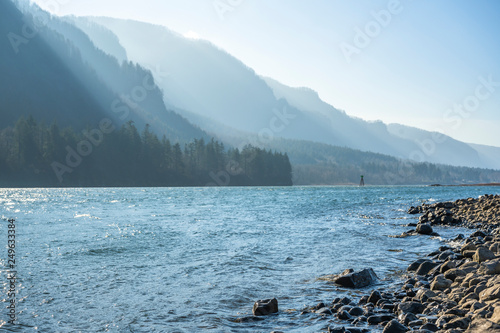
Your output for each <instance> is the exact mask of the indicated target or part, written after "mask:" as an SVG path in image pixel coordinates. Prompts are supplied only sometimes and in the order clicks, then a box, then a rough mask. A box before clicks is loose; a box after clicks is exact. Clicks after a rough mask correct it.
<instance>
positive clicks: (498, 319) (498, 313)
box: [490, 306, 500, 324]
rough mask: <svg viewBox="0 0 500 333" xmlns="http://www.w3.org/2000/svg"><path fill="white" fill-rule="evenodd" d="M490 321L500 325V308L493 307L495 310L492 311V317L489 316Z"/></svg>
mask: <svg viewBox="0 0 500 333" xmlns="http://www.w3.org/2000/svg"><path fill="white" fill-rule="evenodd" d="M490 320H491V321H492V322H494V323H495V324H500V306H497V307H495V310H494V311H493V315H492V316H491V318H490Z"/></svg>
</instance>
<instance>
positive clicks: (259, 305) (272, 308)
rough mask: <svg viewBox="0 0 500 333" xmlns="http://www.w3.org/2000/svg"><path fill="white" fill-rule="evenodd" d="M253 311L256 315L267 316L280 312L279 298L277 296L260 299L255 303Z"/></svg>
mask: <svg viewBox="0 0 500 333" xmlns="http://www.w3.org/2000/svg"><path fill="white" fill-rule="evenodd" d="M252 312H253V314H254V316H267V315H269V314H272V313H276V312H278V300H277V299H276V298H272V299H264V300H258V301H257V302H255V303H254V305H253V309H252Z"/></svg>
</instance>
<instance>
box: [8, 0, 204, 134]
mask: <svg viewBox="0 0 500 333" xmlns="http://www.w3.org/2000/svg"><path fill="white" fill-rule="evenodd" d="M1 6H2V7H0V33H1V34H2V35H8V34H11V35H12V34H13V33H15V34H17V35H20V36H21V38H23V37H22V29H23V26H24V24H25V23H24V22H28V23H29V24H31V25H32V26H33V27H36V29H37V30H36V31H37V33H36V35H35V36H34V37H32V38H30V39H28V40H27V43H21V44H20V45H19V47H18V49H19V50H18V52H16V50H15V49H14V48H13V47H12V46H11V45H10V41H9V40H8V39H2V40H1V42H0V43H2V44H1V47H0V55H1V59H2V62H1V63H0V69H1V70H2V77H1V78H0V86H1V87H2V88H4V89H1V91H0V100H1V101H2V103H1V105H0V107H1V108H2V110H1V112H0V121H2V123H3V124H5V125H9V124H10V125H13V122H14V121H16V120H17V119H18V118H19V116H20V115H28V114H31V115H33V116H34V117H35V118H36V119H40V120H45V121H46V122H52V121H53V120H57V122H58V123H59V125H63V126H72V127H74V128H77V129H78V128H83V127H86V126H94V125H95V124H97V123H98V122H99V121H100V120H101V119H103V118H104V117H107V118H111V119H112V120H113V121H114V122H115V124H116V126H118V127H119V126H121V124H124V123H125V122H127V121H133V122H134V123H135V124H136V126H137V127H138V128H139V129H142V128H143V127H144V126H145V125H146V124H147V123H148V124H150V125H151V129H152V130H154V131H155V132H156V133H157V134H159V135H160V136H161V135H167V137H168V138H170V139H171V140H174V141H177V140H180V141H182V142H187V141H190V140H192V139H193V138H208V136H207V135H206V133H204V132H203V131H201V130H200V129H199V128H197V127H195V126H193V125H192V124H190V123H189V122H188V121H187V120H186V119H184V118H182V117H181V116H180V115H178V114H176V113H174V112H172V111H169V110H167V109H166V107H165V104H164V102H163V95H162V93H161V91H160V89H159V88H158V87H157V86H156V84H155V82H154V78H153V77H152V75H151V73H150V72H149V71H147V70H145V69H144V68H142V67H140V66H137V65H135V64H132V63H122V64H121V65H120V64H119V63H118V61H117V59H115V58H114V57H112V56H110V55H108V54H106V53H104V52H103V51H101V50H99V49H97V48H96V47H95V45H94V44H93V43H92V41H91V40H90V39H89V37H88V36H87V35H86V34H85V33H83V32H82V31H81V30H79V29H78V28H76V27H75V26H74V25H72V24H68V23H67V22H64V21H63V20H61V19H59V18H57V17H50V18H49V16H48V15H47V14H46V13H45V12H43V11H42V10H41V9H40V8H38V7H37V6H36V5H32V6H27V5H26V4H24V5H23V12H21V11H20V10H19V9H18V8H16V6H15V5H14V4H13V3H12V2H10V1H3V2H2V3H1ZM44 15H45V16H44ZM33 17H37V18H39V17H47V20H46V21H45V22H44V24H43V25H41V24H38V26H37V25H36V24H35V23H36V21H35V23H33ZM30 22H31V23H30ZM107 38H108V39H110V40H112V39H113V38H116V37H115V36H114V35H113V34H111V33H110V32H109V31H108V34H107ZM114 50H115V52H119V50H120V49H119V47H115V48H114ZM117 50H118V51H117Z"/></svg>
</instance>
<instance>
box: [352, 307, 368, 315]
mask: <svg viewBox="0 0 500 333" xmlns="http://www.w3.org/2000/svg"><path fill="white" fill-rule="evenodd" d="M363 313H365V310H363V309H362V308H360V307H359V306H355V307H353V308H352V309H351V310H349V314H350V315H351V316H354V317H358V316H361V315H362V314H363Z"/></svg>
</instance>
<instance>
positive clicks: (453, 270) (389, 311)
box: [309, 195, 500, 333]
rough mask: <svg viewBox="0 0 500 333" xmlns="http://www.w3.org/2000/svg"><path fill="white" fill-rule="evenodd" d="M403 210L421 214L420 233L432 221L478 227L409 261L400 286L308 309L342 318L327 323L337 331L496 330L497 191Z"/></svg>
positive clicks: (499, 303) (499, 277)
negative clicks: (343, 323) (491, 193)
mask: <svg viewBox="0 0 500 333" xmlns="http://www.w3.org/2000/svg"><path fill="white" fill-rule="evenodd" d="M409 213H413V214H415V213H420V214H422V215H421V216H420V218H419V223H418V224H417V225H416V227H417V229H416V230H415V232H416V233H420V234H432V233H433V231H432V227H431V226H433V225H437V224H444V225H456V226H459V225H460V226H465V227H469V228H477V229H479V230H477V231H475V232H474V233H473V234H472V235H471V236H470V237H468V238H465V237H464V236H463V235H459V236H458V237H457V238H456V239H455V242H453V243H451V244H454V246H442V247H440V248H439V250H438V251H435V252H433V253H431V254H429V255H428V256H427V257H426V258H422V259H419V260H417V261H415V262H413V263H412V264H411V265H409V267H408V268H407V274H406V281H405V282H404V284H403V285H402V286H401V288H397V289H396V290H392V291H389V290H375V291H373V292H372V293H371V294H370V295H365V296H363V297H361V298H360V299H359V300H357V301H354V300H351V299H347V298H342V299H335V300H334V301H333V302H332V303H331V304H328V305H327V304H322V303H320V304H318V305H317V306H316V307H313V308H311V309H309V311H311V312H315V313H317V314H321V315H322V316H336V317H337V319H339V320H341V321H345V322H348V324H347V325H345V326H343V327H338V325H337V327H336V326H331V327H329V329H328V330H329V332H338V333H344V332H351V333H354V332H367V331H370V330H371V329H370V327H372V326H373V325H377V327H378V328H379V330H383V332H384V333H391V332H395V333H399V332H420V333H424V332H425V333H429V332H440V333H445V332H446V333H458V332H500V196H498V195H497V196H492V195H485V196H482V197H481V198H479V199H472V198H469V199H465V200H457V201H455V202H444V203H436V204H432V205H422V206H419V207H412V208H410V210H409ZM427 226H428V227H429V228H430V229H429V228H427ZM410 233H412V232H409V234H410ZM337 322H338V321H337Z"/></svg>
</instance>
